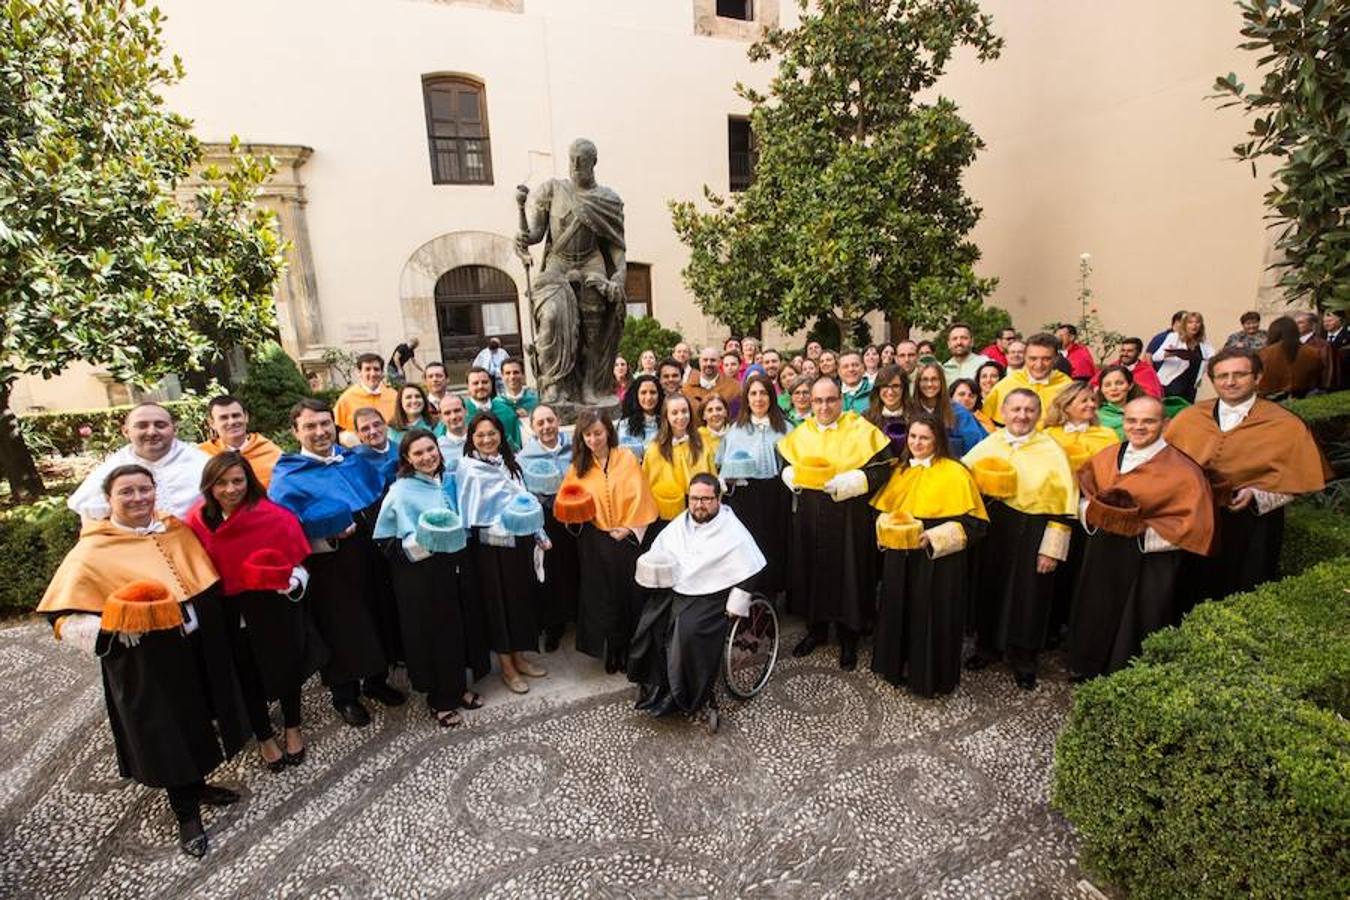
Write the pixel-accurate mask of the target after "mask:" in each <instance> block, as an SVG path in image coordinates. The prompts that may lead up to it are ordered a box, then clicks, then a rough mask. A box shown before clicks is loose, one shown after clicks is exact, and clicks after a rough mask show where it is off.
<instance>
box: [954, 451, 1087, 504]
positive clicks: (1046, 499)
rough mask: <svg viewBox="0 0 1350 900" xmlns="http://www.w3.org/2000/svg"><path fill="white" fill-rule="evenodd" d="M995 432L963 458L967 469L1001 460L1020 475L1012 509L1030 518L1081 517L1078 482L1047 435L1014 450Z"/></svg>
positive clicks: (1064, 458)
mask: <svg viewBox="0 0 1350 900" xmlns="http://www.w3.org/2000/svg"><path fill="white" fill-rule="evenodd" d="M1004 434H1005V432H1004V431H995V432H994V433H993V434H991V435H989V437H987V438H985V439H984V440H982V441H980V442H979V443H978V444H976V445H975V449H973V450H971V451H970V452H969V453H967V454H966V455H965V456H963V457H962V458H961V462H963V463H964V464H965V465H966V466H967V467H970V466H973V465H974V464H975V463H976V462H978V461H979V460H981V459H1001V460H1003V461H1004V462H1006V463H1008V464H1009V465H1011V466H1012V467H1013V469H1015V470H1016V471H1017V493H1016V494H1015V495H1014V496H1013V497H1012V498H1011V499H1010V500H1009V501H1008V505H1009V506H1011V507H1012V508H1013V509H1015V510H1017V511H1018V512H1023V513H1027V514H1028V515H1041V514H1043V515H1051V516H1077V515H1078V482H1077V481H1075V480H1074V477H1073V472H1071V471H1070V470H1069V458H1068V457H1067V456H1065V455H1064V451H1063V450H1062V449H1060V446H1059V444H1057V443H1055V441H1054V439H1053V438H1050V437H1047V436H1046V435H1045V433H1044V432H1041V431H1034V432H1032V434H1031V437H1030V438H1029V439H1028V440H1027V442H1026V443H1025V444H1023V445H1022V446H1021V447H1018V448H1016V449H1013V447H1012V446H1010V445H1009V444H1008V442H1007V441H1006V440H1004V437H1003V436H1004Z"/></svg>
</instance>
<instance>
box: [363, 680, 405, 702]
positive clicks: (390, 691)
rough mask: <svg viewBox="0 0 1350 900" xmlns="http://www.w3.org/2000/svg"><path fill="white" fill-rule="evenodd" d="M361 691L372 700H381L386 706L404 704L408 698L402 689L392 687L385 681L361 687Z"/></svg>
mask: <svg viewBox="0 0 1350 900" xmlns="http://www.w3.org/2000/svg"><path fill="white" fill-rule="evenodd" d="M361 693H363V694H365V695H366V696H367V697H370V698H371V699H372V700H378V701H380V702H381V703H383V704H384V705H385V706H402V705H403V704H404V702H405V701H406V700H407V699H408V696H407V695H406V694H404V693H403V692H402V691H400V690H397V689H395V688H391V687H390V686H389V685H388V684H387V683H385V682H383V681H379V682H376V683H375V684H368V685H366V686H365V687H363V688H362V689H361Z"/></svg>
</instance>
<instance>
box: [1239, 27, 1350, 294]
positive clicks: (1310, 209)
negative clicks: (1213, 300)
mask: <svg viewBox="0 0 1350 900" xmlns="http://www.w3.org/2000/svg"><path fill="white" fill-rule="evenodd" d="M1237 5H1238V7H1239V8H1240V9H1241V10H1242V18H1243V20H1244V23H1245V24H1244V25H1243V28H1242V31H1241V33H1242V36H1243V37H1245V38H1247V40H1246V41H1245V42H1244V43H1242V44H1240V45H1239V46H1240V47H1241V48H1242V49H1243V50H1251V51H1255V52H1258V53H1260V54H1262V55H1261V57H1260V58H1259V59H1258V60H1257V63H1256V65H1257V68H1258V69H1259V70H1261V72H1262V76H1261V84H1260V86H1259V87H1255V88H1254V89H1252V90H1251V91H1248V90H1247V87H1246V85H1244V84H1243V83H1242V82H1241V81H1238V78H1237V75H1235V74H1234V73H1232V72H1229V73H1228V74H1227V75H1225V76H1222V77H1220V78H1219V79H1218V80H1217V81H1216V82H1215V85H1214V87H1215V90H1216V91H1217V93H1216V94H1215V96H1216V97H1218V98H1221V99H1224V100H1227V101H1228V102H1226V103H1224V104H1222V107H1229V106H1240V107H1242V109H1243V111H1244V112H1246V113H1248V114H1249V115H1253V116H1255V118H1254V119H1253V120H1252V123H1251V130H1250V131H1249V133H1248V140H1246V141H1244V142H1243V143H1241V144H1238V145H1237V146H1235V147H1234V148H1233V152H1234V153H1235V154H1237V157H1238V159H1240V160H1244V161H1248V162H1250V163H1251V164H1252V174H1253V175H1256V160H1258V159H1261V158H1263V157H1267V158H1270V159H1271V160H1274V161H1275V162H1276V164H1277V166H1278V167H1277V168H1276V169H1275V172H1274V185H1273V186H1272V187H1271V189H1270V190H1269V191H1268V192H1267V193H1266V196H1265V203H1266V207H1267V208H1268V209H1269V210H1270V215H1269V218H1270V219H1271V220H1272V222H1273V227H1275V228H1277V229H1278V230H1279V232H1278V237H1277V238H1276V242H1275V247H1276V249H1277V250H1279V251H1280V252H1281V253H1282V254H1283V260H1282V261H1281V262H1280V263H1279V264H1278V265H1279V266H1281V267H1283V268H1284V272H1283V273H1282V274H1281V277H1280V281H1279V284H1280V286H1281V287H1282V288H1283V289H1284V292H1285V296H1286V297H1287V298H1288V299H1289V300H1290V301H1291V302H1292V301H1296V300H1302V301H1305V302H1306V301H1311V302H1312V303H1313V304H1315V305H1317V306H1318V307H1321V308H1326V307H1332V308H1336V309H1347V308H1350V49H1347V48H1350V4H1347V3H1346V2H1345V0H1239V2H1238V4H1237Z"/></svg>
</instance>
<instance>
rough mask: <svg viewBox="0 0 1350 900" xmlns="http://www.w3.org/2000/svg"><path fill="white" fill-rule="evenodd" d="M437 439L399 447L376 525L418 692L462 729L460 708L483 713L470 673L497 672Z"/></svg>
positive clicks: (416, 438) (444, 720)
mask: <svg viewBox="0 0 1350 900" xmlns="http://www.w3.org/2000/svg"><path fill="white" fill-rule="evenodd" d="M452 491H454V482H453V480H449V479H446V477H445V460H444V459H443V458H442V457H441V451H440V448H439V447H438V446H437V443H436V436H435V435H434V434H432V433H431V432H430V431H427V430H425V429H422V428H415V429H413V430H412V431H409V432H408V433H407V434H405V435H404V436H403V440H402V441H401V442H400V443H399V447H398V477H397V478H395V479H394V483H393V484H392V485H390V486H389V491H388V492H387V493H386V494H385V495H384V501H383V502H382V503H381V504H380V514H379V516H378V518H376V520H375V532H374V540H375V542H376V544H378V545H379V547H380V549H381V550H382V551H383V552H384V555H385V557H386V558H388V560H389V574H390V576H391V577H392V579H393V583H394V600H395V602H396V603H397V604H398V621H399V627H400V629H401V630H402V633H403V653H404V660H405V661H406V662H407V666H408V681H409V682H410V683H411V684H412V686H413V689H414V690H417V691H421V692H422V693H424V694H426V696H427V708H428V709H429V710H430V711H431V715H432V717H433V718H434V719H435V720H436V722H437V723H438V724H439V725H440V726H441V727H442V728H453V727H455V726H457V725H460V724H461V723H462V722H463V719H462V718H461V717H460V714H459V712H458V709H459V707H464V708H466V709H476V708H478V707H479V706H481V705H482V701H481V699H480V698H479V696H478V695H477V694H475V693H473V692H472V691H470V690H468V681H467V678H466V675H465V671H466V670H467V669H469V668H472V669H473V672H474V678H475V679H477V678H481V677H483V676H484V675H486V674H487V672H488V670H489V668H490V667H491V660H490V659H489V657H488V642H487V639H486V635H485V634H484V630H483V622H482V615H481V611H480V609H479V608H478V605H477V604H476V603H473V602H471V601H470V598H469V597H468V596H467V595H468V593H469V590H470V588H469V584H468V582H469V569H470V565H469V554H468V552H467V550H466V543H465V534H464V528H463V525H462V524H461V522H460V520H459V516H458V515H457V514H456V513H455V512H454V509H453V507H454V503H455V500H456V498H454V497H452V495H451V493H449V492H452Z"/></svg>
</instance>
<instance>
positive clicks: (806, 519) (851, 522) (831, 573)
mask: <svg viewBox="0 0 1350 900" xmlns="http://www.w3.org/2000/svg"><path fill="white" fill-rule="evenodd" d="M890 459H891V448H890V447H889V446H887V447H884V448H882V449H881V450H879V451H878V452H877V453H876V455H875V456H873V457H872V458H871V459H870V460H868V462H867V464H866V466H864V467H863V472H865V473H866V475H867V493H866V494H864V495H862V496H860V497H854V498H853V499H851V500H844V501H841V502H838V503H836V502H835V501H834V500H832V499H830V496H829V495H828V494H826V493H825V492H824V491H813V490H803V491H800V492H798V493H797V494H796V502H797V511H796V515H794V516H793V518H792V545H791V546H792V550H791V554H792V568H791V571H792V582H791V584H790V585H789V587H788V606H789V609H791V610H792V612H794V613H796V614H797V615H800V616H803V617H804V618H805V619H806V621H807V624H809V625H812V626H822V625H828V624H829V623H832V622H833V623H837V624H839V625H842V626H843V627H845V628H847V629H849V630H850V631H853V632H859V631H862V630H863V629H864V628H866V627H868V626H870V625H871V623H872V619H873V618H874V616H875V612H876V590H877V566H878V564H879V562H880V560H879V557H878V555H877V538H876V511H875V510H873V509H872V507H871V506H869V505H868V502H867V501H868V497H870V496H871V495H872V494H873V493H874V492H876V490H877V489H878V488H880V487H881V486H882V485H884V484H885V483H886V481H887V479H889V478H890V477H891V465H890Z"/></svg>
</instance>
